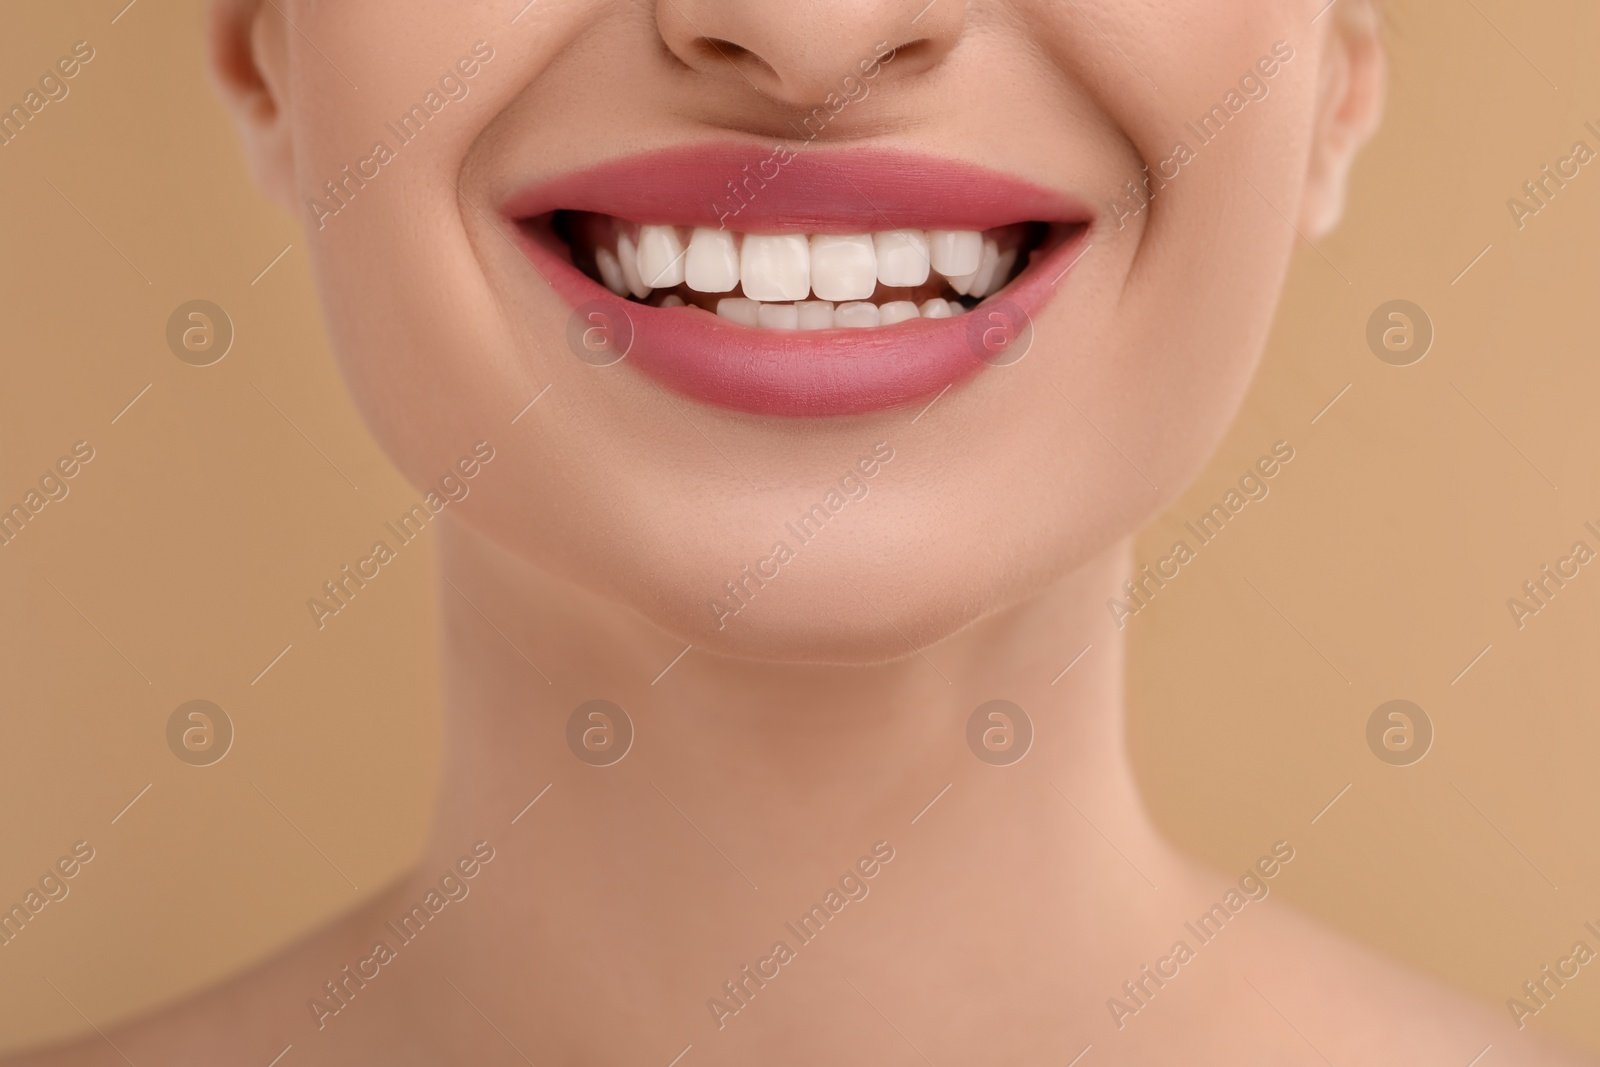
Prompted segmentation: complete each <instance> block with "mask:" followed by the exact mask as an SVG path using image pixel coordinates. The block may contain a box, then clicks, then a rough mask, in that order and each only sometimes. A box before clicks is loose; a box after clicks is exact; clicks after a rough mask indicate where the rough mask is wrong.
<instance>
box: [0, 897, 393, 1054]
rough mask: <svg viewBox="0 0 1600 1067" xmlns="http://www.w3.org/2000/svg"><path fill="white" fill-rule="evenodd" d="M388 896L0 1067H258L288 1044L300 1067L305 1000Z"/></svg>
mask: <svg viewBox="0 0 1600 1067" xmlns="http://www.w3.org/2000/svg"><path fill="white" fill-rule="evenodd" d="M389 896H390V893H389V892H385V893H383V894H380V895H379V896H378V897H376V898H374V900H372V901H369V902H367V903H366V904H364V905H362V906H361V907H359V908H358V909H357V910H355V911H353V912H350V913H348V914H346V915H344V916H341V917H339V918H337V919H335V920H334V921H333V922H331V923H329V924H328V925H326V926H323V927H321V928H319V929H317V930H315V931H313V932H312V933H310V934H308V935H307V936H305V937H303V938H301V939H300V940H298V941H296V942H295V943H294V944H292V945H290V946H289V947H288V948H286V949H285V950H283V951H282V952H279V953H278V954H276V955H274V956H272V957H271V958H269V959H267V960H265V961H263V962H261V963H258V964H256V965H253V966H251V967H250V968H249V969H247V970H245V971H242V972H240V973H238V974H236V975H234V976H232V977H230V978H227V979H225V980H224V981H222V982H221V983H219V984H217V985H214V986H211V987H210V988H208V989H205V990H203V991H201V992H199V993H196V994H195V995H193V996H190V997H187V998H184V999H182V1000H179V1001H176V1002H174V1003H171V1004H168V1005H166V1006H164V1007H161V1008H158V1009H156V1010H155V1011H152V1012H150V1013H148V1014H146V1015H143V1016H140V1017H137V1018H134V1019H129V1020H122V1021H113V1022H111V1023H103V1022H102V1021H101V1020H94V1023H96V1024H100V1025H97V1026H95V1028H94V1029H92V1030H91V1031H90V1032H89V1033H88V1034H87V1035H85V1036H84V1037H83V1038H81V1039H75V1040H72V1041H70V1042H68V1043H64V1044H55V1045H50V1046H41V1047H35V1048H31V1049H24V1050H20V1051H18V1052H14V1053H12V1054H10V1055H9V1056H0V1067H127V1065H128V1064H129V1063H134V1064H145V1063H162V1064H166V1065H169V1067H191V1065H192V1067H202V1065H206V1067H210V1065H214V1064H217V1063H246V1064H249V1063H254V1064H258V1065H260V1067H265V1065H266V1064H268V1063H269V1062H275V1061H274V1057H275V1056H278V1055H279V1054H280V1053H281V1052H282V1051H283V1050H284V1049H285V1048H286V1047H287V1046H289V1045H290V1044H294V1045H295V1046H296V1048H297V1055H296V1061H297V1062H298V1063H299V1064H301V1067H304V1065H305V1063H306V1062H307V1060H306V1059H305V1058H304V1057H303V1056H302V1055H299V1054H298V1050H299V1049H300V1047H301V1046H304V1045H306V1044H307V1043H308V1042H307V1035H308V1033H310V1032H311V1031H310V1029H309V1027H308V1023H307V1015H306V1007H305V1005H306V1001H307V998H308V996H311V995H315V994H316V993H317V992H318V991H319V989H320V987H321V985H322V982H323V980H324V979H326V978H328V977H330V976H333V975H335V974H336V973H337V971H338V967H339V965H340V964H342V963H344V962H346V961H347V960H348V959H349V958H350V956H351V953H352V949H353V947H354V946H355V945H357V944H359V943H360V940H359V939H360V937H361V936H362V933H363V931H365V930H366V929H367V928H368V927H370V925H371V922H372V919H371V916H372V914H374V912H375V909H378V908H381V907H383V906H384V903H385V902H386V901H387V899H388V897H389ZM80 1007H85V1006H83V1005H80ZM90 1012H91V1018H92V1009H90ZM91 1025H93V1024H91Z"/></svg>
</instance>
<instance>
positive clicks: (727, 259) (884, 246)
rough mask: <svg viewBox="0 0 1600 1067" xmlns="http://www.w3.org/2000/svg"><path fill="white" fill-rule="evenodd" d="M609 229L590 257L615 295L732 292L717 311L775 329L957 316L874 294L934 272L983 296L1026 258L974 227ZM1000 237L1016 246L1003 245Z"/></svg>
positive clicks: (959, 307)
mask: <svg viewBox="0 0 1600 1067" xmlns="http://www.w3.org/2000/svg"><path fill="white" fill-rule="evenodd" d="M613 232H614V233H615V235H616V244H615V245H614V246H610V247H607V246H605V245H601V246H599V247H596V248H595V249H594V260H593V261H594V266H595V270H596V273H598V275H599V276H600V280H601V281H602V282H604V284H605V286H606V288H608V289H609V290H611V291H612V292H613V293H616V294H617V295H619V296H627V295H629V294H631V295H632V296H634V297H635V298H637V299H639V300H645V299H646V298H648V297H649V296H650V295H651V293H652V292H653V291H655V290H658V289H659V290H670V289H674V288H676V287H677V286H687V287H688V288H689V289H690V290H693V291H695V292H700V293H726V294H730V295H729V296H727V297H726V298H725V299H722V300H718V301H715V305H716V313H717V314H718V315H719V316H721V317H722V318H725V319H728V320H729V321H730V322H737V323H740V324H741V325H747V326H758V327H762V328H765V329H772V330H825V329H833V328H836V327H846V328H850V327H865V326H890V325H893V324H894V323H897V322H904V321H906V320H908V319H916V318H929V319H944V318H951V317H953V316H956V315H961V314H964V313H965V312H966V311H967V307H966V306H965V305H964V304H962V303H961V302H960V301H958V300H943V299H940V298H938V297H934V298H932V299H927V300H924V301H922V303H921V304H920V305H918V304H916V303H914V302H912V301H910V300H889V301H887V302H885V303H882V304H874V303H872V302H871V299H872V297H873V296H874V294H876V293H877V291H878V286H880V285H883V286H886V287H889V288H893V289H901V290H905V289H914V288H916V287H918V286H923V285H925V284H926V283H927V282H928V280H929V279H930V278H933V277H934V274H935V272H937V274H938V277H936V278H934V280H935V282H939V281H943V282H944V283H946V284H948V285H949V287H950V289H952V290H954V291H955V292H956V293H959V294H961V295H962V296H970V297H973V298H975V299H979V300H981V299H983V298H984V297H987V296H989V295H991V294H993V293H995V292H997V291H999V290H1000V288H1001V287H1002V286H1004V285H1005V284H1006V282H1007V281H1008V280H1009V278H1010V275H1011V273H1012V270H1013V268H1014V267H1015V266H1016V263H1017V260H1018V258H1019V257H1021V255H1022V250H1021V249H1020V248H1019V247H1017V246H1016V245H1015V244H1014V243H1012V242H1011V241H1010V240H1009V239H1007V238H1006V234H1004V233H998V239H997V236H989V235H986V234H984V233H980V232H978V231H975V230H914V229H913V230H880V231H878V232H877V233H871V234H812V235H810V236H807V235H805V234H738V233H734V232H731V231H728V230H722V229H713V228H711V227H708V226H701V227H696V228H694V229H693V230H692V231H690V230H688V229H687V228H684V227H677V226H668V225H641V226H637V227H633V226H631V225H630V224H627V223H623V222H621V221H620V220H616V221H615V229H614V231H613ZM1001 240H1005V241H1006V243H1007V244H1011V245H1012V246H1011V247H1009V248H1006V249H1005V250H1004V251H1002V250H1001V245H1000V242H1001ZM681 292H682V290H678V293H681ZM678 293H668V292H665V291H663V292H661V293H659V294H657V303H656V306H658V307H663V308H671V307H683V306H684V304H685V300H684V297H683V296H680V295H678ZM732 294H737V295H732ZM813 294H814V298H813V299H807V298H808V297H812V296H813ZM885 295H888V294H885ZM708 303H711V302H710V301H708Z"/></svg>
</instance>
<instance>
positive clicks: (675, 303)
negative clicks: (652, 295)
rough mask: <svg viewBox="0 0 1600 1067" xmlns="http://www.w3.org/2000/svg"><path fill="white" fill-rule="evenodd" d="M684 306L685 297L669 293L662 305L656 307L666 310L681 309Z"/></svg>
mask: <svg viewBox="0 0 1600 1067" xmlns="http://www.w3.org/2000/svg"><path fill="white" fill-rule="evenodd" d="M683 306H684V305H683V297H681V296H679V295H678V294H677V293H668V294H667V295H666V296H664V297H662V298H661V303H659V304H657V305H656V307H664V308H681V307H683Z"/></svg>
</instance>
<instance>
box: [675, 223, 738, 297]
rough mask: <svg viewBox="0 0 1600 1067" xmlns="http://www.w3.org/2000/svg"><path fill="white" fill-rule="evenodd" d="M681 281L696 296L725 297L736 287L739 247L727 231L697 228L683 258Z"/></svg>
mask: <svg viewBox="0 0 1600 1067" xmlns="http://www.w3.org/2000/svg"><path fill="white" fill-rule="evenodd" d="M683 280H684V281H685V282H686V283H687V284H688V286H689V288H691V289H693V290H695V291H696V292H699V293H726V292H730V291H731V290H732V289H733V287H734V286H736V285H738V284H739V246H738V245H737V244H735V243H734V240H733V234H731V233H729V232H728V231H727V230H713V229H712V228H711V227H709V226H697V227H695V231H694V233H693V234H692V235H691V236H690V237H689V252H688V254H687V255H686V256H684V257H683Z"/></svg>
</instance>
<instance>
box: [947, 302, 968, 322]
mask: <svg viewBox="0 0 1600 1067" xmlns="http://www.w3.org/2000/svg"><path fill="white" fill-rule="evenodd" d="M945 303H946V304H949V305H950V317H951V318H955V317H956V316H957V315H965V314H966V313H967V305H965V304H963V303H962V302H961V301H959V300H946V301H945Z"/></svg>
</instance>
